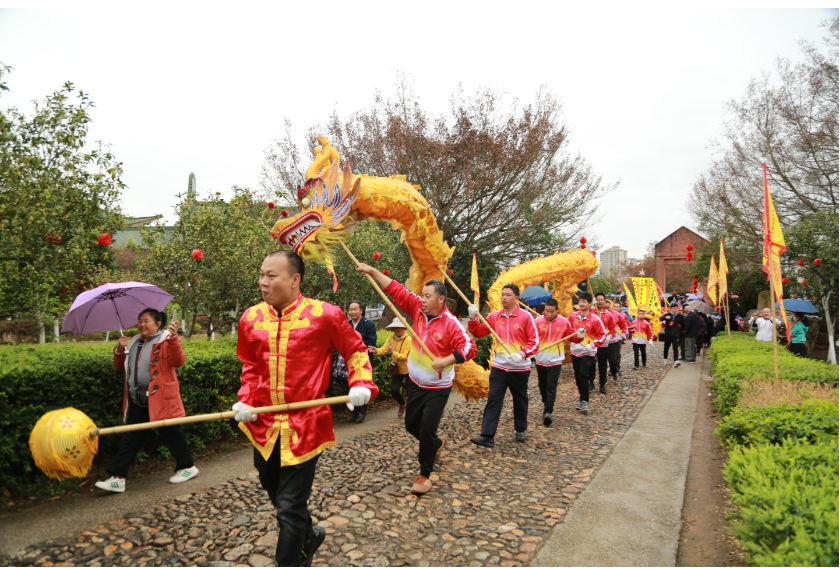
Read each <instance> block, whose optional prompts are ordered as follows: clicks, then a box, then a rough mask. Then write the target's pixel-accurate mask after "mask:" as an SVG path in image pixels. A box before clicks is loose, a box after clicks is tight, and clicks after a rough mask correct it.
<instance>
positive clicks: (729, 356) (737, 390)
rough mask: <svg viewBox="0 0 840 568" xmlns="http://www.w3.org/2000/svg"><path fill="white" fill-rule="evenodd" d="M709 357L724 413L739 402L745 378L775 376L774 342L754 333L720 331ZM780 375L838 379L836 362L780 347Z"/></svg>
mask: <svg viewBox="0 0 840 568" xmlns="http://www.w3.org/2000/svg"><path fill="white" fill-rule="evenodd" d="M709 357H710V360H711V364H712V368H711V373H712V376H713V377H714V379H715V380H714V383H713V384H712V387H711V390H712V392H713V393H715V401H714V403H715V408H717V410H718V412H720V413H721V415H723V416H726V415H727V414H729V413H730V412H732V411H733V410H735V407H736V406H737V405H738V399H739V398H740V396H741V382H742V381H748V380H751V379H772V378H773V377H774V370H773V346H772V344H770V343H765V342H760V341H756V340H755V336H752V335H750V334H747V333H733V334H732V337H731V338H728V337H726V336H725V335H718V336H717V337H715V338H714V340H713V341H712V346H711V349H710V350H709ZM779 378H780V379H785V380H788V381H803V382H809V383H821V384H827V385H836V384H837V382H838V375H837V367H836V366H832V365H829V364H827V363H824V362H822V361H815V360H812V359H803V358H801V357H796V356H795V355H793V354H792V353H790V352H789V351H788V350H787V349H783V348H781V347H780V348H779Z"/></svg>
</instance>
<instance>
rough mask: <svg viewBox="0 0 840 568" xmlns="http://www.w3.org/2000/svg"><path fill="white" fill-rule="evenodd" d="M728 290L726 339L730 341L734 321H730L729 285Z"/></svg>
mask: <svg viewBox="0 0 840 568" xmlns="http://www.w3.org/2000/svg"><path fill="white" fill-rule="evenodd" d="M726 288H727V290H726V307H725V308H724V310H726V337H727V338H728V339H732V320H731V319H729V286H728V285H727V287H726Z"/></svg>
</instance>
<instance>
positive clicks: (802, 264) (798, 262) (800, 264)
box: [796, 258, 805, 266]
mask: <svg viewBox="0 0 840 568" xmlns="http://www.w3.org/2000/svg"><path fill="white" fill-rule="evenodd" d="M796 264H798V265H799V266H805V261H804V260H802V259H801V258H800V259H799V260H797V261H796Z"/></svg>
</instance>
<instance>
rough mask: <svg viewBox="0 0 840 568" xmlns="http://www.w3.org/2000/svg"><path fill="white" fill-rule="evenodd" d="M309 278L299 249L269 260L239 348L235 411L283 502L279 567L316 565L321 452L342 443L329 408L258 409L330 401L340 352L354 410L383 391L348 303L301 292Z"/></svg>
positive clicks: (266, 482) (273, 494)
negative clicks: (312, 498) (314, 506)
mask: <svg viewBox="0 0 840 568" xmlns="http://www.w3.org/2000/svg"><path fill="white" fill-rule="evenodd" d="M303 276H304V264H303V260H302V259H301V258H300V257H299V256H298V255H297V254H295V253H294V252H291V251H285V250H281V251H276V252H273V253H271V254H270V255H268V256H267V257H266V259H265V260H264V261H263V263H262V266H261V267H260V278H259V284H260V291H261V292H262V297H263V300H264V301H263V302H262V303H260V304H257V305H256V306H252V307H250V308H248V309H247V310H245V313H244V314H242V318H241V319H240V320H239V329H238V340H237V345H236V354H237V356H238V357H239V360H240V361H242V375H241V381H242V387H241V388H240V389H239V393H238V394H239V402H237V403H236V404H234V405H233V410H234V411H236V412H237V414H236V420H237V421H239V423H240V424H239V427H240V428H241V429H242V431H243V432H245V435H246V436H248V438H249V439H250V440H251V443H252V444H253V445H254V466H255V467H256V468H257V471H258V472H259V476H260V484H262V486H263V489H265V490H266V491H267V492H268V495H269V497H270V498H271V500H272V502H273V503H274V506H275V507H277V522H278V524H279V526H280V535H279V537H278V540H277V550H276V553H275V560H276V561H277V565H278V566H310V565H311V564H312V558H313V555H314V553H315V550H316V549H317V548H318V547H319V546H320V545H321V543H322V542H324V537H325V536H326V533H325V531H324V529H323V528H321V527H316V528H314V529H313V528H312V519H311V516H310V515H309V509H308V508H307V506H306V502H307V500H308V499H309V495H310V493H311V492H312V481H313V480H314V478H315V466H316V465H317V463H318V458H319V457H320V455H321V452H322V451H323V450H324V449H326V448H329V447H330V446H334V445H335V433H334V432H333V423H332V411H331V410H330V407H329V406H315V407H312V408H306V409H301V410H294V411H288V412H281V413H262V414H252V413H251V410H253V409H254V408H255V407H260V406H272V405H277V404H286V403H290V402H301V401H307V400H315V399H319V398H324V393H325V392H326V390H327V386H328V385H329V381H330V365H331V361H332V352H333V350H336V351H338V352H339V354H341V356H342V357H344V360H345V361H346V362H347V369H348V371H349V376H348V379H347V382H348V383H349V385H350V394H349V396H350V402H349V403H348V404H347V406H348V408H350V410H353V409H354V408H355V407H356V406H361V405H363V404H367V402H368V401H369V400H370V399H371V398H372V397H375V396H376V394H377V393H378V392H379V389H378V388H377V387H376V385H375V384H374V383H373V372H372V369H371V366H370V360H369V359H368V349H367V347H366V346H365V344H364V342H362V338H361V337H360V336H359V334H358V333H355V332H354V331H353V328H352V327H351V326H350V324H349V323H348V321H347V317H346V316H345V315H344V312H343V311H342V310H341V309H340V308H337V307H335V306H333V305H331V304H327V303H325V302H321V301H319V300H313V299H311V298H305V297H303V296H302V295H301V293H300V284H301V282H302V281H303Z"/></svg>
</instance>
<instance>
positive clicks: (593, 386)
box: [589, 383, 595, 392]
mask: <svg viewBox="0 0 840 568" xmlns="http://www.w3.org/2000/svg"><path fill="white" fill-rule="evenodd" d="M594 390H595V383H589V392H592V391H594Z"/></svg>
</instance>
